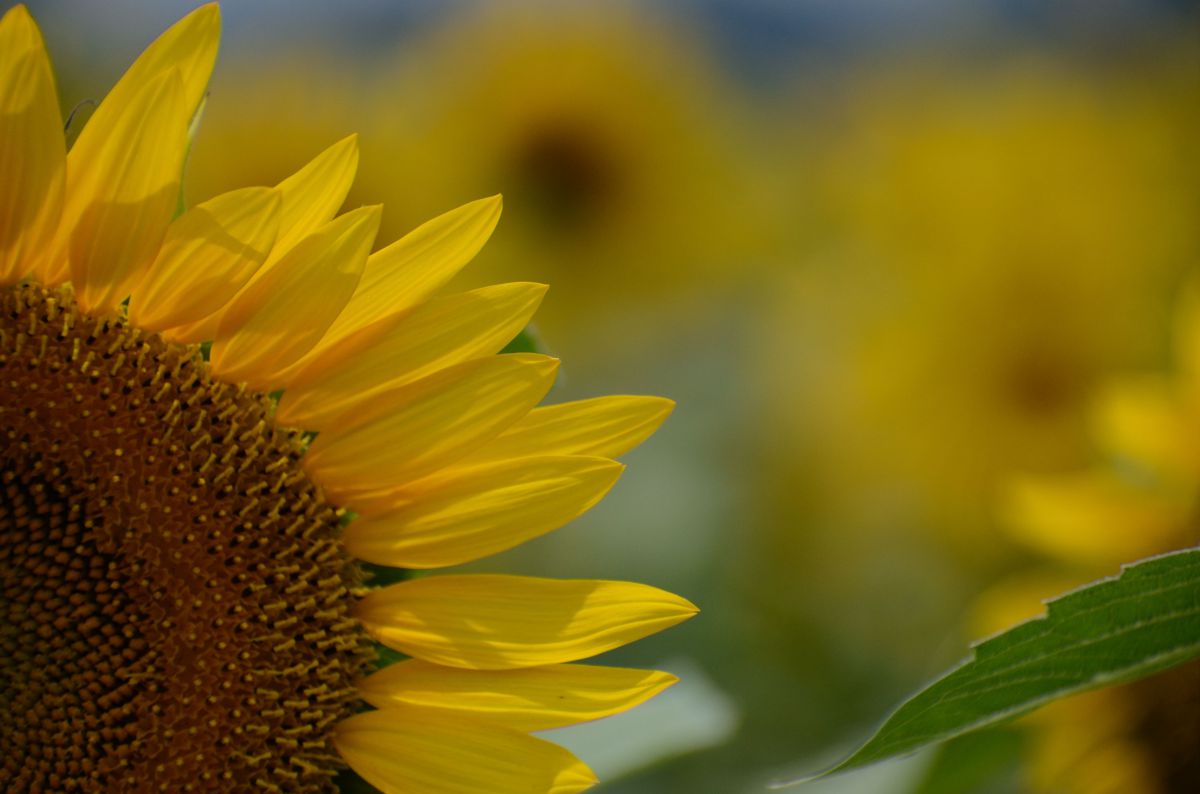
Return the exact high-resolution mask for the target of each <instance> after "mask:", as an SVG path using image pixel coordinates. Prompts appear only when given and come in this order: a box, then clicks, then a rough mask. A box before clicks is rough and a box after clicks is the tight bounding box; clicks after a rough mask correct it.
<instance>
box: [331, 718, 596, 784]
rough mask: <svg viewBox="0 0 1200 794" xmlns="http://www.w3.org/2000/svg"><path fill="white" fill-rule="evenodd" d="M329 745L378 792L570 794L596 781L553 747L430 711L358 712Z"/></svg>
mask: <svg viewBox="0 0 1200 794" xmlns="http://www.w3.org/2000/svg"><path fill="white" fill-rule="evenodd" d="M333 743H334V745H335V746H336V747H337V750H338V752H339V753H340V754H341V756H342V758H343V759H345V761H346V763H348V764H349V765H350V767H351V769H353V770H354V771H355V772H357V773H358V774H359V775H361V776H362V777H363V779H364V780H366V781H367V782H368V783H370V784H371V785H373V786H375V787H376V788H377V789H379V790H380V791H381V792H383V794H418V793H419V794H484V792H486V794H542V793H543V792H545V794H575V792H580V791H583V790H585V789H588V788H590V787H591V786H593V785H595V783H596V776H595V775H593V774H592V771H591V770H590V769H588V768H587V767H586V766H584V764H583V763H582V762H580V761H579V759H577V758H575V756H573V755H571V753H569V752H568V751H566V750H565V749H563V748H562V747H559V746H558V745H556V744H552V743H550V742H547V741H545V740H544V739H537V738H535V737H533V736H528V735H526V734H524V733H521V732H519V731H515V730H512V729H509V728H503V727H500V726H497V725H490V724H488V723H484V722H480V721H476V720H471V719H467V718H465V717H462V716H459V715H456V714H452V713H446V712H442V711H437V710H434V709H421V708H414V707H402V708H395V709H386V710H382V711H368V712H364V713H362V714H356V715H354V716H353V717H350V718H349V719H346V720H344V721H342V722H341V723H339V724H338V725H337V727H336V728H335V730H334V735H333Z"/></svg>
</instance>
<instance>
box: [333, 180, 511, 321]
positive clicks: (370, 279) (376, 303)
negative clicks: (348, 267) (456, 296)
mask: <svg viewBox="0 0 1200 794" xmlns="http://www.w3.org/2000/svg"><path fill="white" fill-rule="evenodd" d="M501 206H502V205H501V199H500V196H492V197H491V198H486V199H479V200H478V201H472V202H471V203H469V204H464V205H463V206H461V207H458V208H457V209H453V210H451V211H450V212H447V213H444V214H442V215H439V216H438V217H436V218H434V219H433V220H431V221H427V222H426V223H424V224H422V225H421V226H418V227H417V228H416V229H414V230H413V231H411V232H409V233H408V234H406V235H405V236H404V237H401V238H400V239H399V240H397V241H396V242H394V243H392V244H391V245H389V246H387V247H386V248H383V249H381V250H379V251H377V252H376V253H375V254H372V256H371V258H370V260H368V262H367V268H366V270H365V271H364V272H363V278H362V283H361V284H360V285H359V287H358V291H357V292H356V293H355V294H354V298H353V300H351V301H350V303H349V305H347V306H346V311H345V312H343V313H342V316H340V317H338V319H337V322H336V323H334V325H333V327H332V328H330V329H329V338H330V341H331V342H334V341H336V340H338V339H341V338H343V337H345V336H347V335H349V334H351V333H354V332H355V331H357V330H359V329H361V328H365V327H366V326H368V325H370V324H371V323H374V322H376V321H378V320H380V319H382V318H384V317H386V316H388V315H390V314H394V313H396V312H400V311H403V310H405V309H408V308H410V307H412V306H415V305H416V304H417V303H418V302H419V301H422V300H424V299H425V298H426V297H428V296H429V294H430V293H432V292H433V291H434V290H436V289H437V288H438V287H440V286H442V285H443V284H445V283H446V282H447V281H449V280H450V278H451V277H453V276H454V274H455V273H457V272H458V271H459V270H461V269H462V268H463V266H464V265H466V264H467V263H468V262H470V261H471V259H473V258H474V257H475V255H476V254H477V253H479V249H481V248H482V247H483V245H484V243H486V242H487V240H488V238H489V237H490V236H491V234H492V230H493V229H495V228H496V222H497V221H498V220H499V219H500V209H501Z"/></svg>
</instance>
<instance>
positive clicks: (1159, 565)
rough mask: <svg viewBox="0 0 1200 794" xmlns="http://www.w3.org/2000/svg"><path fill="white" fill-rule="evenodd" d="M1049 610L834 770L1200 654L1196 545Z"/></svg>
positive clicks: (919, 698)
mask: <svg viewBox="0 0 1200 794" xmlns="http://www.w3.org/2000/svg"><path fill="white" fill-rule="evenodd" d="M1048 608H1049V609H1048V614H1047V615H1046V616H1044V617H1041V618H1038V619H1036V620H1031V621H1028V622H1026V623H1022V624H1021V625H1019V626H1016V627H1015V628H1012V629H1009V630H1008V631H1006V632H1003V633H1001V634H998V635H996V636H994V637H992V638H991V639H988V640H985V641H983V642H981V643H979V644H978V645H976V646H975V654H974V657H973V658H972V659H969V660H967V661H966V662H964V663H963V664H962V665H961V666H959V667H958V668H956V669H955V670H952V671H951V672H950V673H948V674H947V675H945V676H944V677H942V678H941V679H939V680H937V681H935V682H934V683H933V684H931V685H930V686H929V687H927V688H926V689H924V690H923V691H921V692H919V693H918V694H917V695H915V696H914V697H913V698H911V699H910V700H909V701H908V702H906V703H904V704H903V705H902V706H900V708H899V709H897V710H896V712H895V713H894V714H892V716H891V717H889V718H888V719H887V721H886V722H884V724H883V726H882V727H881V728H880V729H879V730H878V731H877V732H876V733H875V735H874V736H872V737H871V739H870V740H869V741H867V743H866V744H864V745H863V746H862V747H861V748H859V749H858V751H856V752H855V753H854V754H853V755H851V756H850V757H849V758H847V759H846V760H844V761H842V762H841V763H839V764H838V765H836V766H834V767H833V768H832V769H829V770H826V771H825V772H823V773H820V774H818V775H815V776H813V777H810V778H802V779H800V780H792V781H786V782H782V783H779V784H777V785H779V786H784V785H791V784H794V783H803V782H805V781H807V780H812V779H815V778H817V777H824V776H825V775H829V774H832V773H834V772H842V771H845V770H849V769H855V768H858V767H862V766H866V765H867V764H872V763H875V762H876V761H881V760H883V759H885V758H891V757H893V756H897V755H903V754H907V753H911V752H913V751H915V750H918V749H920V748H921V747H924V746H925V745H928V744H932V743H934V742H941V741H945V740H946V739H950V738H953V737H955V736H959V735H961V734H964V733H967V732H968V731H973V730H977V729H979V728H984V727H987V726H989V725H994V724H996V723H999V722H1002V721H1005V720H1010V719H1013V718H1015V717H1019V716H1021V715H1023V714H1027V713H1028V712H1030V711H1033V710H1034V709H1036V708H1037V707H1039V706H1042V705H1044V704H1046V703H1049V702H1050V701H1052V700H1056V699H1058V698H1062V697H1065V696H1067V695H1073V694H1075V693H1077V692H1083V691H1086V690H1089V689H1097V688H1100V687H1104V686H1110V685H1113V684H1119V683H1123V682H1126V681H1132V680H1135V679H1138V678H1144V677H1146V676H1148V675H1151V674H1152V673H1157V672H1160V671H1162V670H1165V669H1167V668H1168V667H1174V666H1175V665H1178V664H1182V663H1183V662H1186V661H1188V660H1190V659H1193V658H1195V657H1197V656H1200V549H1189V550H1186V551H1180V552H1175V553H1172V554H1166V555H1163V556H1161V557H1153V558H1151V559H1148V560H1143V561H1141V562H1138V563H1134V564H1131V565H1128V566H1126V567H1125V568H1124V569H1123V570H1122V572H1121V575H1120V576H1119V577H1115V578H1111V579H1105V580H1102V581H1100V582H1096V583H1093V584H1090V585H1087V586H1086V587H1083V588H1080V589H1078V590H1075V591H1073V592H1071V593H1068V594H1066V595H1063V596H1060V597H1058V598H1057V599H1055V600H1053V601H1050V602H1049V603H1048Z"/></svg>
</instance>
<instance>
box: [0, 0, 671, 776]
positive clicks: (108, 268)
mask: <svg viewBox="0 0 1200 794" xmlns="http://www.w3.org/2000/svg"><path fill="white" fill-rule="evenodd" d="M219 28H220V19H219V13H218V11H217V8H216V6H215V5H207V6H204V7H201V8H200V9H198V10H196V11H194V12H193V13H191V14H189V15H188V16H187V17H186V18H185V19H183V20H182V21H181V22H179V23H178V24H177V25H175V26H174V27H172V28H171V29H170V30H168V31H167V32H166V33H164V34H163V35H162V36H161V37H160V38H159V39H157V40H156V41H155V42H154V43H153V44H152V45H151V46H150V47H149V48H148V49H147V50H146V51H145V52H144V53H143V54H142V56H141V57H140V58H138V60H137V61H136V62H135V63H134V64H133V66H131V67H130V68H129V70H128V71H127V72H126V73H125V75H124V77H122V78H121V80H120V81H119V82H118V83H117V84H116V85H115V86H114V87H113V88H112V90H111V91H110V92H109V93H108V95H107V97H106V98H105V99H104V101H103V102H102V103H101V104H100V105H99V106H98V107H97V109H96V111H95V113H94V114H93V115H92V116H91V118H90V119H89V120H88V121H87V124H86V126H85V127H84V128H83V130H82V131H81V132H80V133H79V136H78V138H77V140H76V141H75V143H74V145H73V146H72V147H71V149H70V151H69V152H67V151H66V147H65V142H64V135H63V121H62V117H61V114H60V109H59V101H58V96H57V91H56V88H55V83H54V77H53V74H52V72H51V68H50V64H49V60H48V57H47V55H46V51H45V47H44V44H43V41H42V37H41V34H40V32H39V30H38V28H37V26H36V25H35V24H34V22H33V20H32V18H31V17H30V15H29V13H28V12H27V10H26V9H25V8H24V7H23V6H17V7H16V8H14V9H12V10H10V11H9V12H8V13H7V14H5V16H4V17H3V20H2V21H0V175H3V179H2V180H0V254H2V258H0V284H2V285H3V286H2V287H0V307H2V310H0V371H2V372H3V373H4V380H5V388H4V391H3V395H2V397H0V438H2V439H3V442H2V443H0V479H2V480H3V483H4V489H3V491H0V592H2V593H3V598H2V599H0V657H2V661H0V673H2V674H0V709H2V710H3V713H4V714H5V716H6V718H5V720H4V723H3V725H0V751H3V752H2V755H3V761H0V786H2V787H3V788H4V790H6V791H40V790H81V791H112V790H117V789H119V790H126V791H150V790H156V791H157V790H174V791H222V792H233V791H239V792H240V791H245V792H249V791H260V790H264V789H265V790H271V791H333V790H336V788H337V785H336V783H335V776H336V775H337V773H338V772H339V770H341V769H344V768H345V767H346V766H349V767H350V768H352V769H353V770H354V771H356V772H357V773H358V774H360V775H361V776H362V778H364V779H365V780H366V781H368V782H369V783H371V784H373V785H374V786H376V787H378V788H379V789H380V790H382V791H384V792H411V791H423V792H424V791H427V792H444V793H446V794H450V793H451V792H464V793H465V792H478V791H489V792H508V791H511V792H530V791H545V792H562V793H563V794H565V793H566V792H574V791H581V790H583V789H585V788H588V787H589V786H591V785H592V784H594V782H595V777H594V775H592V773H591V771H590V770H589V769H588V768H587V767H586V766H585V765H584V764H583V763H582V762H580V761H579V760H577V759H576V758H575V757H574V756H572V755H571V754H570V753H569V752H567V751H566V750H565V749H563V748H561V747H559V746H557V745H555V744H552V743H550V742H547V741H544V740H542V739H538V738H535V737H533V736H531V735H530V732H531V731H538V730H543V729H546V728H552V727H557V726H561V725H566V724H570V723H574V722H578V721H581V720H590V719H594V718H597V717H601V716H605V715H607V714H612V713H615V712H617V711H621V710H624V709H626V708H628V707H630V706H633V705H636V704H637V703H639V702H641V701H644V700H645V699H647V698H649V697H650V696H652V695H654V694H656V693H657V692H659V691H661V690H662V689H664V688H666V687H667V686H669V685H670V684H671V683H673V677H671V676H669V675H667V674H663V673H657V672H654V671H643V670H629V669H621V668H608V667H596V666H590V665H576V664H568V663H569V662H574V661H576V660H578V659H582V658H586V657H589V656H592V655H595V654H597V653H600V652H603V651H606V650H609V649H611V648H614V647H617V646H620V645H623V644H625V643H627V642H630V641H632V640H634V639H637V638H640V637H643V636H646V635H648V634H651V633H653V632H656V631H658V630H660V629H663V628H666V627H667V626H670V625H672V624H675V623H678V622H680V621H682V620H684V619H686V618H688V617H690V616H691V615H692V614H693V613H694V612H695V608H694V607H693V606H692V605H691V604H690V603H688V602H687V601H685V600H683V599H681V598H679V597H677V596H674V595H671V594H669V593H666V592H664V591H661V590H657V589H655V588H651V587H648V586H645V585H637V584H630V583H622V582H612V581H594V580H551V579H543V578H535V577H521V576H503V575H494V574H493V575H474V576H472V575H444V576H432V577H416V578H411V579H409V580H407V581H396V582H395V583H392V584H388V585H387V586H383V587H373V586H371V576H372V573H373V572H374V571H378V574H377V575H380V576H383V577H386V578H387V579H390V580H398V579H404V578H405V577H404V576H403V575H397V574H398V571H396V570H395V569H397V568H406V569H430V568H443V567H447V566H452V565H457V564H459V563H463V562H468V561H471V560H475V559H478V558H480V557H483V556H487V555H490V554H493V553H496V552H499V551H502V550H504V549H507V548H510V547H512V546H514V545H517V544H519V543H522V542H524V541H526V540H529V539H532V538H533V537H536V536H538V535H541V534H544V533H546V532H549V531H551V530H553V529H555V528H557V527H558V526H561V525H562V524H564V523H566V522H567V521H569V520H571V519H572V518H574V517H575V516H577V515H579V514H580V513H582V512H584V511H586V510H587V509H589V508H590V507H591V506H592V505H594V504H595V503H596V502H597V501H598V500H599V499H600V498H602V497H603V496H604V494H605V493H606V492H607V491H608V490H609V488H611V486H612V485H613V483H614V482H615V480H616V478H617V476H618V475H619V473H620V471H621V469H622V466H621V465H620V464H618V463H616V462H615V461H614V460H613V458H615V457H617V456H619V455H621V454H623V453H624V452H626V451H628V450H629V449H630V448H632V447H634V446H636V445H637V444H639V443H640V442H641V441H643V440H644V439H645V438H646V437H647V436H649V435H650V434H651V433H652V432H653V431H654V430H655V429H656V428H657V426H658V425H659V424H660V423H661V422H662V421H663V420H664V419H665V418H666V416H667V414H668V413H669V412H670V409H671V403H670V402H669V401H667V400H663V399H660V398H652V397H604V398H596V399H591V400H583V401H578V402H573V403H564V404H559V405H553V406H543V407H536V406H537V403H539V402H540V401H541V399H542V398H543V396H544V395H545V394H546V393H547V391H548V390H549V388H550V387H551V385H552V383H553V380H554V374H555V371H556V369H557V361H556V360H554V359H552V358H549V357H547V356H542V355H535V354H499V355H498V354H497V353H498V351H500V350H501V348H503V347H504V345H505V344H506V343H507V342H508V341H509V340H510V339H511V338H512V337H513V336H514V335H516V334H517V333H518V332H519V331H520V329H521V328H522V327H523V326H524V325H525V324H526V323H527V322H528V320H529V318H530V317H531V316H532V314H533V312H534V310H535V309H536V308H537V306H538V303H539V302H540V300H541V297H542V294H543V293H544V290H545V288H544V287H543V286H542V285H538V284H530V283H514V284H502V285H498V286H493V287H486V288H482V289H477V290H471V291H468V292H461V293H455V294H449V295H444V296H434V295H433V293H434V292H435V291H436V290H437V289H438V288H439V287H440V286H441V285H443V284H444V283H445V282H446V281H448V280H449V279H450V278H452V277H453V276H454V274H455V273H456V272H457V271H458V270H459V269H460V268H461V267H462V266H463V265H465V264H466V263H467V262H468V261H469V260H470V259H471V258H472V257H473V256H474V255H475V253H476V252H477V251H478V250H479V248H480V247H481V246H482V245H483V243H484V242H485V241H486V240H487V238H488V237H489V236H490V234H491V231H492V228H493V227H494V225H495V223H496V221H497V219H498V216H499V212H500V201H499V199H498V197H496V198H492V199H483V200H480V201H475V202H472V203H470V204H466V205H464V206H462V207H460V208H459V209H457V210H453V211H451V212H449V213H445V214H443V215H440V216H438V217H437V218H435V219H434V220H432V221H429V222H427V223H425V224H423V225H421V226H420V227H418V228H417V229H416V230H414V231H412V232H410V233H408V234H406V235H405V236H403V237H402V238H400V239H399V240H397V241H396V242H395V243H392V244H391V245H388V246H386V247H384V248H382V249H380V250H378V251H376V252H374V253H371V250H372V247H373V243H374V239H375V236H376V232H377V229H378V227H379V221H380V210H379V208H378V207H375V206H367V207H361V208H358V209H354V210H351V211H349V212H346V213H344V214H342V215H337V211H338V209H339V207H340V206H341V205H342V203H343V201H344V199H345V196H346V193H347V191H348V190H349V187H350V183H351V182H352V181H353V178H354V175H355V171H356V167H357V162H358V154H357V146H356V140H355V139H354V138H352V137H351V138H345V139H343V140H342V141H340V142H339V143H336V144H334V145H333V146H331V147H329V148H328V149H326V150H325V151H324V152H323V153H322V154H320V155H318V156H317V157H316V158H315V159H314V160H312V161H311V162H309V163H308V165H306V166H304V167H303V168H301V169H300V170H299V171H297V172H296V173H294V174H293V175H292V176H290V177H288V178H286V179H284V180H283V181H281V182H279V183H278V184H277V185H275V186H274V187H270V188H268V187H252V188H240V189H236V190H232V191H229V192H226V193H222V194H220V195H217V196H215V197H213V198H210V199H208V200H206V201H203V202H201V203H199V204H197V205H195V206H193V207H191V208H190V209H187V210H186V211H180V210H179V196H180V181H181V177H182V171H183V165H184V160H185V154H186V150H187V146H188V140H189V128H190V127H191V126H192V123H193V120H194V116H195V114H196V111H197V108H198V106H199V105H200V102H201V98H202V96H203V94H204V92H205V88H206V85H207V83H208V79H209V74H210V72H211V70H212V67H213V64H214V61H215V58H216V52H217V43H218V38H219ZM200 343H204V345H203V347H202V346H201V344H200ZM302 431H304V432H302ZM351 519H353V520H351ZM377 566H378V567H377ZM383 648H386V649H387V651H386V653H383V655H382V656H380V653H379V651H382V649H383ZM400 656H406V657H408V658H406V659H404V660H403V661H396V659H397V658H398V657H400ZM381 659H382V660H383V661H388V662H393V663H391V664H382V663H381ZM367 704H370V706H372V707H374V708H368V705H367Z"/></svg>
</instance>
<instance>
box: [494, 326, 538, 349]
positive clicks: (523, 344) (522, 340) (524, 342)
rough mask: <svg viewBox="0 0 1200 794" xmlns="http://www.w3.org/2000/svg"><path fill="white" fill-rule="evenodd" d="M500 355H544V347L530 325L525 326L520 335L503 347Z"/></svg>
mask: <svg viewBox="0 0 1200 794" xmlns="http://www.w3.org/2000/svg"><path fill="white" fill-rule="evenodd" d="M500 352H501V353H545V352H546V345H545V343H544V342H542V337H541V335H540V334H538V332H537V330H535V329H534V327H533V326H532V325H527V326H525V328H524V330H522V331H521V333H519V334H517V335H516V336H515V337H513V339H512V341H511V342H509V343H508V344H507V345H505V346H504V349H503V350H501V351H500Z"/></svg>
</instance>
